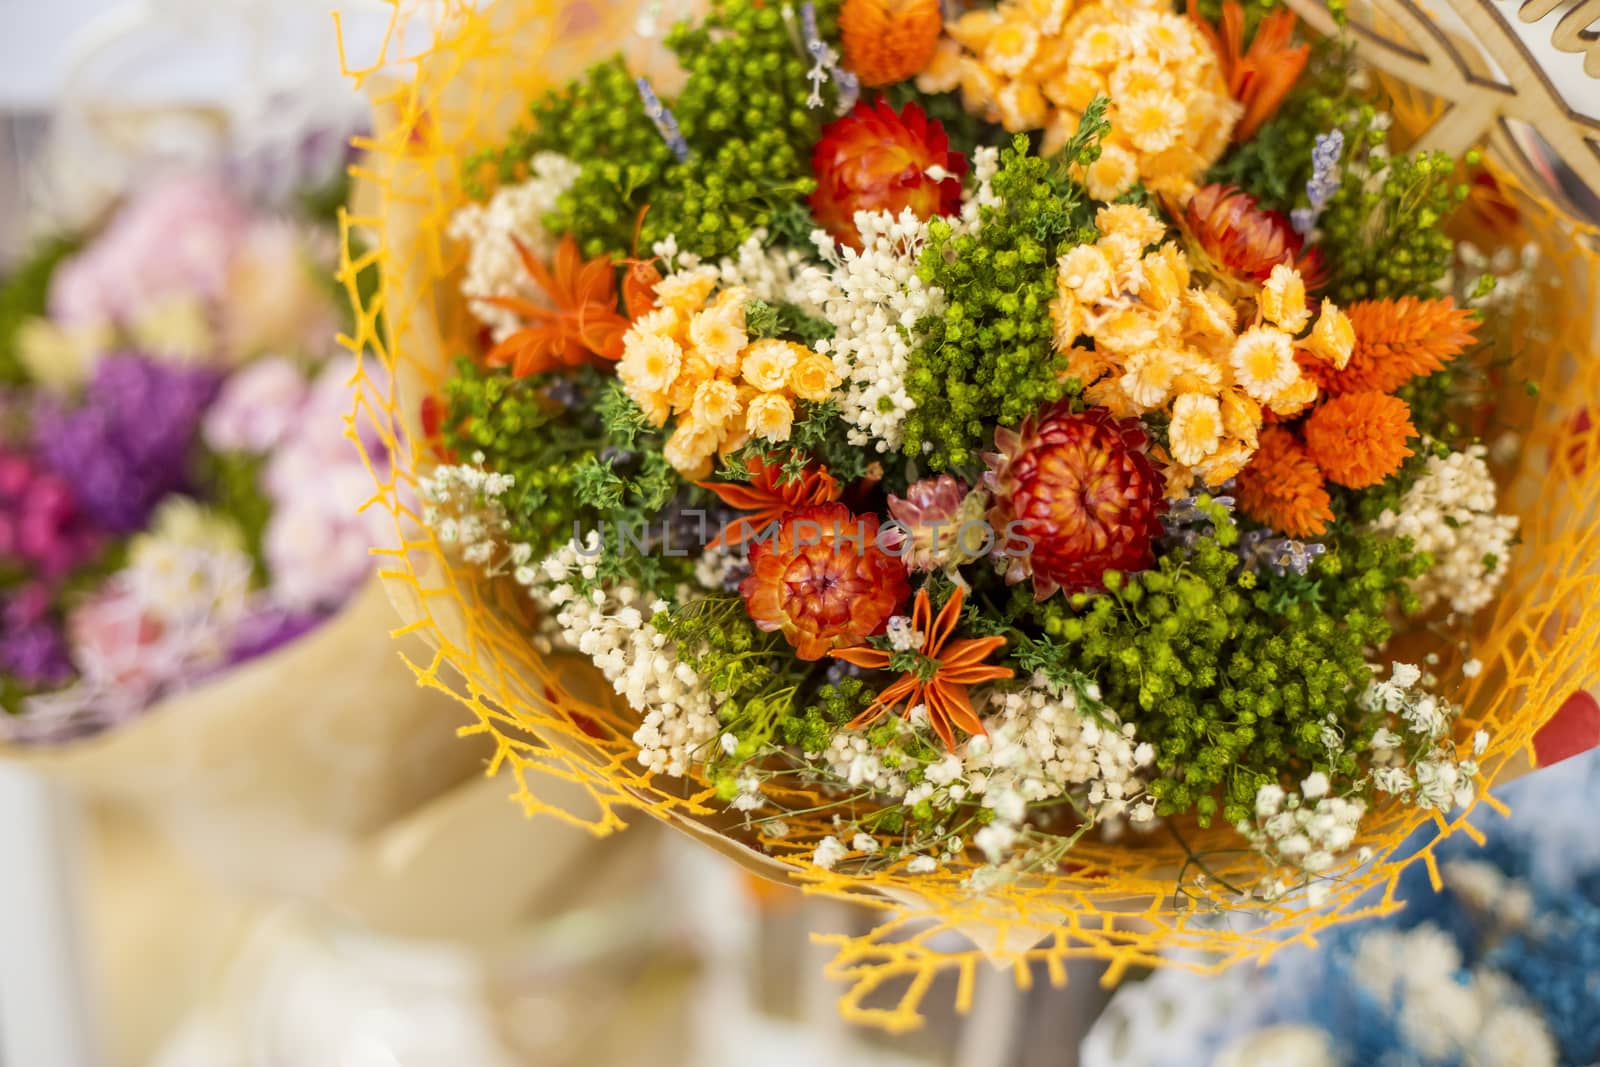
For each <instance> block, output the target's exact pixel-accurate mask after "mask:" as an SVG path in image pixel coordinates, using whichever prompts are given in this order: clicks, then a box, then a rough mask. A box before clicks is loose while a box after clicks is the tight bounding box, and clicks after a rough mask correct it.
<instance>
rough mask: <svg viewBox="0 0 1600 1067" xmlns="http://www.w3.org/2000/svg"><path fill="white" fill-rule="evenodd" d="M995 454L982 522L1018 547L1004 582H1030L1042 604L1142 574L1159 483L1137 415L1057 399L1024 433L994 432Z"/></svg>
mask: <svg viewBox="0 0 1600 1067" xmlns="http://www.w3.org/2000/svg"><path fill="white" fill-rule="evenodd" d="M994 443H995V448H996V449H997V450H998V451H997V452H996V453H991V454H988V455H985V456H984V461H985V462H986V463H988V465H989V468H990V469H989V471H988V473H986V474H985V475H984V482H985V484H986V485H987V486H988V487H989V489H990V490H991V491H992V492H993V493H994V498H995V499H994V507H993V508H992V509H991V510H990V512H989V522H990V524H991V525H992V526H993V527H994V528H995V529H996V530H997V531H1000V534H999V535H997V536H1001V537H1003V543H1004V544H1006V545H1008V546H1011V547H1012V548H1015V547H1016V544H1017V542H1018V541H1020V540H1021V539H1023V538H1026V539H1027V540H1028V541H1031V542H1032V548H1031V550H1028V551H1025V552H1017V553H1016V554H1014V555H1013V556H1012V558H1011V563H1010V567H1009V569H1008V570H1007V571H1006V581H1008V582H1012V583H1015V582H1020V581H1021V580H1022V579H1024V578H1026V577H1030V576H1031V577H1032V578H1033V592H1034V595H1035V596H1036V597H1038V598H1039V599H1040V600H1043V599H1044V598H1045V597H1048V596H1049V595H1050V594H1052V593H1054V592H1055V591H1056V590H1057V589H1061V588H1064V589H1066V590H1067V591H1068V592H1076V591H1079V590H1092V589H1099V588H1101V587H1102V586H1103V585H1104V578H1105V573H1106V571H1109V570H1116V571H1123V572H1132V571H1140V570H1144V569H1145V568H1147V567H1149V566H1151V565H1152V564H1154V563H1155V552H1154V550H1153V548H1152V547H1151V542H1152V541H1153V540H1154V539H1155V538H1156V537H1158V536H1160V534H1161V515H1162V513H1163V512H1165V511H1166V509H1167V502H1166V498H1165V490H1166V483H1165V481H1164V479H1163V478H1162V477H1161V474H1160V473H1159V472H1158V471H1157V470H1156V468H1155V465H1154V464H1152V463H1151V462H1150V457H1149V456H1148V455H1147V454H1146V449H1147V446H1148V444H1149V438H1148V437H1147V436H1146V435H1145V432H1144V428H1143V427H1142V426H1141V425H1140V423H1139V421H1138V420H1137V419H1118V418H1116V417H1115V416H1113V415H1112V414H1111V413H1110V412H1108V411H1106V410H1105V409H1104V408H1092V409H1090V410H1089V411H1085V412H1083V413H1082V414H1077V415H1075V414H1073V413H1072V408H1071V405H1070V404H1069V403H1068V402H1067V401H1061V402H1060V403H1057V404H1056V405H1054V406H1053V407H1050V408H1047V409H1046V410H1044V411H1042V412H1039V413H1037V414H1035V415H1032V416H1030V417H1029V418H1028V419H1027V421H1025V422H1024V423H1023V424H1022V429H1021V430H1020V431H1017V430H1008V429H1006V428H1004V427H1001V428H1000V429H997V430H996V431H995V435H994Z"/></svg>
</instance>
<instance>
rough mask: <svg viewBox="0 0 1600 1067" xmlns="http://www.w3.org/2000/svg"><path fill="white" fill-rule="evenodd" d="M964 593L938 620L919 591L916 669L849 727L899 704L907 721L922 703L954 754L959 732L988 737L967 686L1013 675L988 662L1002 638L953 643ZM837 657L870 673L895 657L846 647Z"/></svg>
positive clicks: (914, 614) (955, 595)
mask: <svg viewBox="0 0 1600 1067" xmlns="http://www.w3.org/2000/svg"><path fill="white" fill-rule="evenodd" d="M965 596H966V593H965V591H964V590H963V589H962V588H961V587H960V586H957V587H956V588H955V591H954V592H952V593H951V594H950V599H949V600H947V601H945V604H944V607H943V608H941V609H940V611H939V615H938V617H937V618H935V617H934V614H933V606H932V604H931V603H930V601H929V599H928V590H927V589H926V588H923V589H919V590H917V599H916V602H915V604H913V606H912V609H911V629H912V630H913V631H914V632H916V633H919V634H922V635H923V638H922V646H921V647H920V648H919V649H917V650H916V653H915V654H916V657H917V666H916V667H915V669H913V670H909V671H906V672H905V673H904V674H902V675H901V676H900V678H899V680H898V681H896V682H894V683H893V684H891V685H890V686H889V687H888V688H886V689H884V690H883V692H881V693H879V694H878V698H877V699H876V700H874V701H873V702H872V703H871V704H870V705H869V706H868V707H867V710H865V711H863V712H862V713H861V714H860V715H857V716H856V717H855V718H854V719H852V720H851V721H850V724H849V728H850V729H858V728H860V727H862V726H867V725H870V724H871V723H873V722H876V721H877V720H878V719H879V718H880V717H882V715H883V714H884V712H886V711H889V710H890V709H891V708H894V707H896V706H898V705H900V704H904V705H905V709H904V710H903V711H902V712H901V715H902V716H903V717H906V718H909V717H910V715H911V709H912V708H914V707H916V706H917V705H919V704H920V705H922V706H923V707H924V708H925V709H927V712H928V723H929V724H930V725H931V726H932V727H933V730H934V732H935V733H936V734H938V735H939V740H941V741H943V742H944V744H945V747H946V748H948V749H950V750H951V751H954V750H955V747H956V738H955V729H954V728H959V729H960V730H961V732H962V733H965V734H983V733H987V732H988V731H986V730H985V729H984V728H983V722H982V720H980V719H979V718H978V714H977V712H975V711H974V710H973V709H972V697H971V696H970V695H968V693H967V687H968V686H972V685H977V684H978V683H980V682H991V681H997V680H999V679H1002V678H1010V677H1013V676H1014V675H1015V673H1016V672H1015V671H1013V670H1012V669H1011V668H1010V667H997V666H995V665H993V664H989V663H985V662H983V661H984V660H986V659H988V658H989V654H990V653H992V652H994V651H995V650H996V649H998V648H1002V647H1004V646H1005V643H1006V639H1005V638H1003V637H976V638H969V639H967V640H963V641H952V640H950V636H951V635H952V634H953V633H955V629H956V623H958V622H959V621H960V619H961V602H962V600H963V598H964V597H965ZM829 655H831V656H833V657H834V658H835V659H842V660H844V661H845V662H846V663H853V664H855V665H856V666H857V667H865V668H867V669H869V670H885V669H887V668H888V666H889V664H890V662H891V661H892V660H893V658H894V654H893V653H890V652H886V651H884V650H883V649H881V648H845V649H836V650H835V651H833V652H831V653H829Z"/></svg>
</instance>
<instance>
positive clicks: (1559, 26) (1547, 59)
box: [1287, 0, 1600, 209]
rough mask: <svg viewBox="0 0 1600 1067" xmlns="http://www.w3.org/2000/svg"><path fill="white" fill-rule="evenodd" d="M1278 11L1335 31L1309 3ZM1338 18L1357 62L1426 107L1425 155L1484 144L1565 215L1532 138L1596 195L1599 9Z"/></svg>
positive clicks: (1581, 0) (1482, 8) (1507, 2)
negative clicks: (1418, 98) (1353, 43)
mask: <svg viewBox="0 0 1600 1067" xmlns="http://www.w3.org/2000/svg"><path fill="white" fill-rule="evenodd" d="M1287 3H1288V4H1289V6H1290V7H1292V8H1293V9H1294V10H1295V11H1296V12H1298V13H1299V15H1300V16H1301V17H1302V18H1303V19H1305V21H1306V22H1307V23H1309V24H1310V25H1311V26H1312V27H1314V28H1315V29H1316V30H1317V31H1318V32H1320V33H1324V34H1332V33H1335V32H1337V29H1338V27H1337V26H1336V24H1335V22H1334V20H1333V17H1332V16H1331V15H1329V14H1328V11H1327V9H1326V8H1325V7H1324V6H1323V5H1322V4H1320V3H1318V2H1317V0H1287ZM1348 11H1349V16H1350V18H1349V23H1348V32H1349V33H1350V35H1351V36H1352V38H1353V39H1354V40H1355V41H1356V44H1357V51H1358V54H1359V55H1360V57H1361V60H1362V62H1363V63H1365V64H1366V65H1368V66H1370V67H1372V68H1374V69H1376V70H1378V71H1380V72H1381V73H1382V74H1384V75H1387V76H1388V77H1389V78H1392V79H1394V80H1395V81H1397V82H1399V83H1401V84H1403V85H1404V86H1406V87H1407V88H1408V89H1409V91H1411V92H1413V93H1421V94H1425V96H1426V97H1427V98H1429V103H1430V105H1431V106H1430V108H1429V111H1430V112H1431V113H1430V115H1429V117H1430V119H1432V122H1431V124H1430V125H1429V126H1428V127H1427V129H1426V130H1425V131H1424V132H1423V134H1422V144H1423V146H1424V147H1427V148H1437V149H1442V150H1444V151H1448V152H1450V153H1452V154H1460V153H1461V152H1464V151H1466V150H1467V149H1468V148H1471V147H1473V146H1474V145H1484V146H1486V147H1488V148H1489V149H1490V151H1492V152H1493V154H1494V157H1495V159H1496V160H1497V161H1499V162H1500V163H1501V165H1503V166H1505V167H1508V168H1509V169H1510V170H1512V172H1513V173H1515V174H1516V176H1517V178H1518V179H1519V180H1520V181H1521V182H1522V183H1523V185H1524V186H1525V187H1526V188H1528V189H1532V190H1537V191H1539V192H1541V193H1543V194H1545V195H1548V196H1550V197H1552V198H1553V199H1555V200H1557V202H1559V203H1562V204H1564V205H1565V206H1566V207H1568V208H1569V209H1571V208H1573V207H1574V206H1575V205H1574V204H1573V203H1572V202H1571V201H1570V200H1569V198H1568V197H1567V193H1566V191H1565V190H1564V189H1563V188H1562V187H1561V185H1560V183H1559V182H1558V181H1557V180H1556V179H1555V177H1554V175H1553V173H1552V170H1551V167H1550V161H1549V160H1546V159H1542V158H1540V153H1538V152H1537V150H1536V149H1534V148H1532V147H1531V134H1532V132H1533V131H1537V134H1538V136H1539V137H1541V138H1543V140H1544V141H1545V142H1546V143H1547V144H1548V145H1549V146H1550V148H1551V149H1553V150H1554V152H1555V154H1556V155H1557V156H1558V157H1559V158H1560V161H1561V162H1562V163H1563V164H1565V165H1566V166H1567V167H1569V168H1571V170H1572V172H1573V174H1575V175H1576V176H1577V178H1578V179H1580V180H1581V181H1582V182H1583V184H1584V185H1586V186H1587V187H1588V188H1589V190H1590V191H1591V192H1592V193H1594V194H1595V195H1597V196H1600V0H1576V2H1573V0H1565V2H1563V0H1520V2H1518V0H1449V3H1448V5H1447V6H1445V7H1444V8H1443V9H1442V10H1438V11H1435V10H1425V9H1424V7H1423V6H1422V5H1421V4H1419V3H1417V2H1416V0H1357V2H1356V3H1352V4H1350V5H1349V8H1348ZM1591 24H1594V25H1591ZM1546 46H1547V47H1546ZM1535 47H1538V48H1539V49H1540V51H1539V52H1536V51H1535V50H1534V49H1535ZM1552 49H1553V52H1552V51H1551V50H1552ZM1557 75H1559V76H1560V77H1559V78H1558V77H1557Z"/></svg>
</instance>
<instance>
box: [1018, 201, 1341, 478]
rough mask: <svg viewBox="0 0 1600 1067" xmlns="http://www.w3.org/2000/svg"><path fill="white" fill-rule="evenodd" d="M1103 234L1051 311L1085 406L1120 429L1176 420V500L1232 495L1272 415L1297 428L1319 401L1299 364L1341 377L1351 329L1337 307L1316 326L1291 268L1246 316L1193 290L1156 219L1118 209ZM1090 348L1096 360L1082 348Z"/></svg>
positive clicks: (1069, 269) (1105, 211)
mask: <svg viewBox="0 0 1600 1067" xmlns="http://www.w3.org/2000/svg"><path fill="white" fill-rule="evenodd" d="M1096 222H1097V224H1098V225H1099V227H1100V232H1101V237H1100V239H1099V240H1098V241H1097V242H1095V243H1094V244H1092V245H1079V246H1078V247H1076V248H1073V249H1072V250H1071V251H1069V252H1068V253H1066V254H1065V255H1063V256H1062V257H1061V259H1060V262H1059V264H1058V270H1057V275H1056V298H1055V300H1054V301H1053V302H1052V303H1051V305H1050V312H1051V316H1052V318H1053V320H1054V323H1055V330H1056V344H1057V347H1059V348H1060V349H1061V350H1062V351H1064V352H1066V353H1067V373H1068V374H1069V375H1070V376H1072V377H1074V378H1077V379H1078V380H1079V381H1080V382H1082V383H1083V384H1084V386H1085V393H1084V395H1085V399H1087V400H1088V401H1089V402H1090V403H1092V404H1095V405H1098V406H1101V407H1105V408H1108V409H1110V410H1111V412H1112V413H1113V414H1115V415H1117V416H1119V417H1131V416H1137V415H1144V414H1147V413H1149V412H1154V411H1163V412H1166V413H1167V414H1168V415H1169V416H1170V417H1171V423H1170V426H1169V429H1168V442H1169V449H1168V454H1167V455H1166V456H1164V457H1162V458H1163V460H1164V461H1166V463H1167V471H1166V475H1167V482H1168V490H1169V492H1170V493H1172V494H1173V495H1175V496H1176V495H1183V494H1185V493H1188V492H1189V491H1190V489H1191V487H1192V486H1193V484H1194V482H1195V480H1196V479H1199V480H1201V481H1203V482H1204V483H1205V484H1206V485H1208V486H1212V487H1215V486H1217V485H1220V484H1221V483H1222V482H1225V481H1227V480H1228V479H1229V478H1232V477H1233V476H1234V475H1236V474H1238V473H1239V471H1240V470H1241V469H1243V467H1244V465H1245V464H1246V463H1248V462H1249V460H1250V457H1251V456H1253V455H1254V454H1255V450H1256V445H1257V439H1258V434H1259V433H1260V430H1261V425H1262V422H1263V420H1264V419H1265V418H1266V412H1269V411H1270V412H1272V413H1273V414H1276V415H1279V416H1284V417H1287V416H1290V415H1293V414H1295V413H1296V412H1299V411H1302V410H1304V409H1305V408H1306V407H1307V406H1308V405H1309V404H1310V403H1311V402H1312V401H1313V400H1315V399H1316V397H1317V385H1316V382H1315V381H1313V380H1312V379H1311V378H1310V377H1308V376H1306V375H1303V374H1302V373H1301V371H1300V365H1299V362H1298V361H1297V359H1296V353H1297V352H1300V353H1305V354H1306V355H1307V356H1308V357H1309V358H1314V359H1320V360H1324V361H1326V362H1328V363H1331V364H1333V365H1334V366H1335V367H1343V366H1344V365H1345V363H1347V362H1348V361H1349V359H1350V353H1351V351H1352V349H1353V348H1354V346H1355V331H1354V330H1353V329H1352V328H1351V326H1350V320H1349V318H1348V317H1346V316H1345V314H1344V312H1342V311H1340V310H1339V309H1338V308H1336V307H1335V306H1334V305H1333V303H1332V302H1331V301H1326V300H1325V301H1323V303H1322V308H1321V311H1320V314H1318V315H1317V316H1316V323H1315V325H1312V322H1311V319H1312V315H1311V312H1310V311H1309V310H1308V308H1307V302H1306V288H1305V283H1304V281H1302V279H1301V277H1300V275H1299V273H1298V272H1297V271H1296V270H1295V269H1294V268H1293V267H1289V266H1286V265H1281V264H1280V265H1279V266H1277V267H1275V268H1273V271H1272V274H1271V276H1270V277H1269V278H1268V279H1267V281H1266V283H1265V284H1264V285H1262V286H1261V287H1260V288H1259V290H1258V292H1257V294H1256V296H1255V298H1254V300H1253V301H1245V302H1244V303H1243V305H1242V306H1236V305H1235V304H1234V303H1232V302H1231V301H1229V300H1228V299H1227V298H1226V297H1224V296H1222V295H1221V294H1220V293H1219V292H1217V291H1216V290H1215V289H1213V288H1208V287H1203V286H1197V285H1191V284H1190V272H1189V262H1188V257H1187V256H1185V255H1184V253H1183V250H1182V249H1181V248H1179V247H1178V245H1177V244H1175V243H1173V242H1171V241H1165V242H1162V238H1163V236H1164V235H1165V232H1166V231H1165V227H1164V226H1163V225H1162V223H1161V221H1160V220H1159V219H1157V218H1156V217H1155V216H1154V215H1152V214H1151V213H1150V212H1149V211H1148V210H1146V209H1145V208H1142V207H1138V206H1136V205H1133V204H1113V205H1109V206H1107V207H1103V208H1101V209H1100V211H1099V213H1098V215H1097V216H1096ZM1157 242H1162V243H1160V244H1159V245H1158V246H1157V247H1156V248H1155V249H1154V250H1153V251H1149V252H1146V251H1145V249H1147V248H1149V247H1150V246H1151V245H1156V244H1157ZM1307 326H1311V327H1312V328H1311V330H1310V332H1309V334H1307V336H1305V337H1303V338H1301V337H1299V334H1301V333H1302V332H1304V331H1305V330H1306V327H1307ZM1085 337H1087V338H1089V339H1090V340H1091V341H1092V342H1093V347H1092V348H1087V347H1084V346H1082V345H1080V344H1079V341H1080V340H1081V339H1083V338H1085Z"/></svg>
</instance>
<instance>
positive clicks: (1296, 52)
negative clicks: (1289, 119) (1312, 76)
mask: <svg viewBox="0 0 1600 1067" xmlns="http://www.w3.org/2000/svg"><path fill="white" fill-rule="evenodd" d="M1189 17H1190V18H1192V19H1193V20H1194V23H1195V25H1196V26H1197V27H1199V29H1200V32H1201V33H1202V34H1204V35H1205V37H1206V39H1207V40H1209V41H1210V42H1211V47H1212V48H1213V49H1215V50H1216V53H1217V60H1218V62H1219V63H1220V64H1221V66H1222V77H1223V79H1224V80H1225V81H1226V82H1227V83H1228V92H1229V94H1230V95H1231V96H1232V97H1233V98H1234V99H1235V100H1237V101H1239V103H1241V104H1243V105H1244V115H1243V116H1242V117H1241V118H1240V119H1239V122H1238V124H1237V125H1235V126H1234V128H1233V139H1234V141H1235V142H1236V143H1241V144H1242V143H1243V142H1245V141H1248V140H1249V139H1250V138H1252V137H1254V136H1255V135H1256V131H1257V130H1259V129H1261V124H1262V123H1264V122H1266V121H1267V120H1268V119H1270V118H1271V117H1272V116H1273V114H1274V113H1276V112H1277V110H1278V107H1279V105H1280V104H1282V103H1283V98H1284V97H1285V96H1287V95H1288V94H1289V90H1290V89H1292V88H1294V83H1295V82H1296V81H1298V80H1299V78H1300V73H1301V72H1302V71H1304V70H1305V69H1306V61H1307V60H1308V59H1310V58H1311V46H1310V45H1308V44H1300V45H1290V43H1289V41H1290V38H1292V37H1293V36H1294V25H1295V16H1294V12H1293V11H1275V12H1273V13H1272V14H1270V15H1268V16H1267V17H1266V18H1264V19H1262V20H1261V24H1260V25H1259V26H1257V27H1256V35H1255V37H1254V38H1252V39H1251V41H1250V47H1249V48H1248V49H1246V48H1245V47H1244V8H1243V7H1242V6H1241V5H1240V4H1238V3H1237V2H1236V0H1226V3H1224V4H1223V5H1222V24H1221V25H1220V26H1215V27H1214V26H1212V25H1211V24H1210V23H1209V22H1207V21H1206V20H1205V19H1204V18H1202V17H1201V16H1200V12H1199V10H1198V8H1197V7H1195V6H1192V5H1191V6H1190V8H1189Z"/></svg>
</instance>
